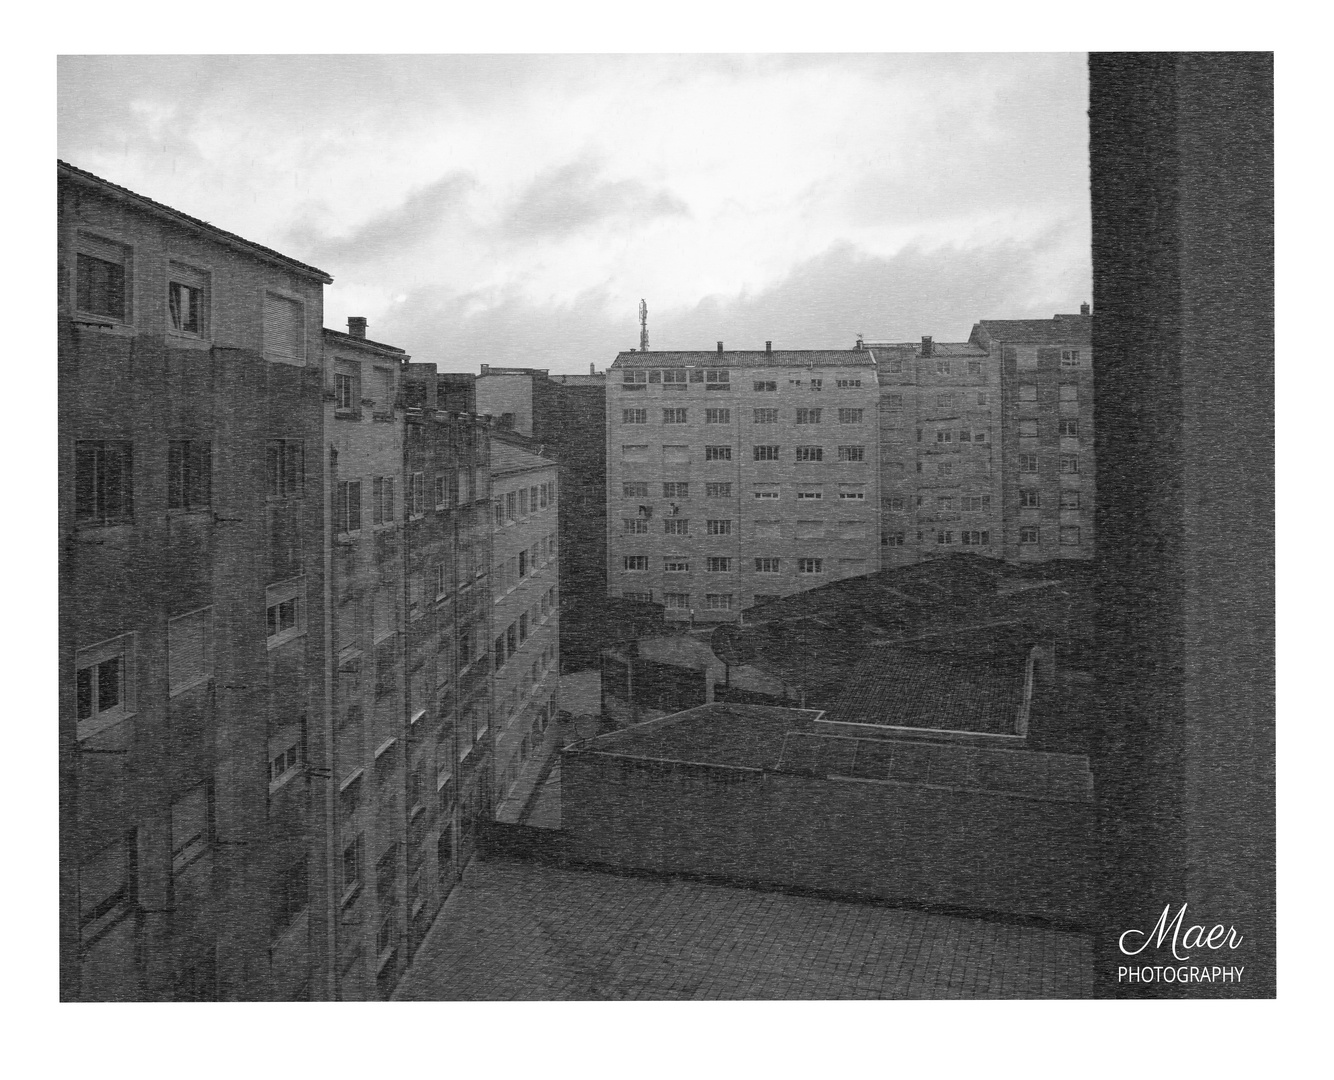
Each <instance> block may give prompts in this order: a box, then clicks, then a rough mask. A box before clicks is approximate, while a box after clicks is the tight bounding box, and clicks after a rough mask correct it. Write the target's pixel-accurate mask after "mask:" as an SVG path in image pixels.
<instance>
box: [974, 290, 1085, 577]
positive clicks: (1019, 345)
mask: <svg viewBox="0 0 1334 1080" xmlns="http://www.w3.org/2000/svg"><path fill="white" fill-rule="evenodd" d="M969 342H970V343H972V344H974V345H977V346H978V347H980V348H984V349H986V350H987V353H988V355H989V356H990V357H991V359H992V361H993V362H995V363H996V364H997V365H998V367H999V369H1000V374H1001V414H1000V416H1001V431H1000V437H1001V457H1002V463H1003V471H1004V495H1003V501H1002V507H1003V512H1004V541H1003V543H1004V547H1003V554H1004V557H1005V558H1007V559H1016V560H1021V561H1030V560H1045V559H1091V558H1092V557H1093V552H1094V540H1095V538H1094V534H1093V519H1094V513H1093V504H1094V497H1095V492H1096V483H1097V474H1096V469H1095V461H1094V456H1093V315H1092V312H1091V309H1090V307H1089V305H1088V304H1081V305H1080V312H1079V314H1078V315H1054V316H1052V318H1050V319H984V320H983V321H981V322H979V323H977V325H975V326H974V327H973V332H972V334H971V335H970V337H969Z"/></svg>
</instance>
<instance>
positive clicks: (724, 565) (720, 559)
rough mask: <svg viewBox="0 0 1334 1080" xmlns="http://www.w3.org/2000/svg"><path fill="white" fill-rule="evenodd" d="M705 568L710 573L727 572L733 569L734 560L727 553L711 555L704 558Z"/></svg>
mask: <svg viewBox="0 0 1334 1080" xmlns="http://www.w3.org/2000/svg"><path fill="white" fill-rule="evenodd" d="M704 569H705V570H706V571H708V572H709V573H710V574H726V573H730V572H731V569H732V560H731V558H730V557H729V556H726V555H710V556H709V557H708V558H706V559H705V560H704Z"/></svg>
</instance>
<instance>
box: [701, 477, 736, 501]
mask: <svg viewBox="0 0 1334 1080" xmlns="http://www.w3.org/2000/svg"><path fill="white" fill-rule="evenodd" d="M704 494H705V496H706V497H707V498H710V499H730V498H731V497H732V483H731V481H730V480H729V481H727V482H725V483H715V484H705V485H704Z"/></svg>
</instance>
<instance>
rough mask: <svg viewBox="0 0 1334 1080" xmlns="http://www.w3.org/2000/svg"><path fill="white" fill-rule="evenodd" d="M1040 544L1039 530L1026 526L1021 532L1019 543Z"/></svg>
mask: <svg viewBox="0 0 1334 1080" xmlns="http://www.w3.org/2000/svg"><path fill="white" fill-rule="evenodd" d="M1037 542H1038V530H1037V526H1036V525H1025V526H1024V527H1023V528H1021V529H1020V530H1019V543H1021V544H1036V543H1037Z"/></svg>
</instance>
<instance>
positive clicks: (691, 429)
mask: <svg viewBox="0 0 1334 1080" xmlns="http://www.w3.org/2000/svg"><path fill="white" fill-rule="evenodd" d="M607 396H608V398H609V399H610V400H608V402H607V424H606V439H607V449H606V461H607V525H606V527H607V552H608V557H607V585H608V591H609V594H610V595H612V596H621V597H625V598H628V599H634V600H648V601H652V602H654V603H661V604H664V605H665V608H666V611H667V614H668V617H669V618H676V619H695V620H703V621H727V620H735V619H736V618H737V617H738V613H739V612H741V611H742V610H743V609H745V608H747V607H750V606H751V605H753V604H754V603H756V602H760V601H764V600H766V599H771V598H774V597H778V596H784V595H787V594H789V593H793V592H798V591H800V590H803V589H808V588H813V587H815V586H817V585H821V584H824V583H826V582H829V581H832V580H836V579H838V578H841V577H850V576H855V575H859V574H866V573H869V572H871V571H873V570H876V569H878V568H879V561H878V549H879V536H878V533H879V500H878V497H877V496H878V494H879V473H880V448H879V427H878V424H877V420H876V412H877V405H878V396H879V388H878V386H877V377H876V366H875V360H874V357H873V356H872V353H871V352H870V351H869V350H865V349H847V350H809V351H793V350H774V349H773V348H772V347H771V346H769V345H768V344H766V347H765V349H763V350H760V351H724V350H723V347H722V343H721V342H719V344H718V349H717V351H716V352H628V353H626V352H623V353H621V354H619V355H618V356H617V357H616V360H615V361H614V363H613V364H612V365H611V368H610V369H609V371H608V391H607Z"/></svg>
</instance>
